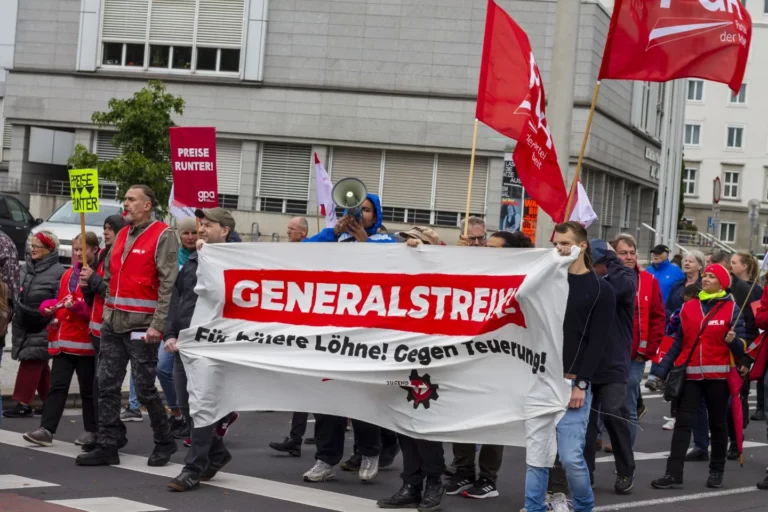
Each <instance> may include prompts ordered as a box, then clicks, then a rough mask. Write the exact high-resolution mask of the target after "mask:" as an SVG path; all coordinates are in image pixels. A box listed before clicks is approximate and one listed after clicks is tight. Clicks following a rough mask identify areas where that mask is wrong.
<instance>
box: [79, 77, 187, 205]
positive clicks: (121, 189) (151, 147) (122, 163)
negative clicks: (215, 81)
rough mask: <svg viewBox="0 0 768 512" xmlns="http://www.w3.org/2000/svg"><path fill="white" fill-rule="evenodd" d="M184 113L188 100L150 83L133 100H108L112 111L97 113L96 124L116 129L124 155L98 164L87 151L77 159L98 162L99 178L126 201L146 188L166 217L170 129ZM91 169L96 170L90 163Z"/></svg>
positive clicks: (115, 141) (93, 118)
mask: <svg viewBox="0 0 768 512" xmlns="http://www.w3.org/2000/svg"><path fill="white" fill-rule="evenodd" d="M183 113H184V100H183V99H182V98H181V97H180V96H174V95H172V94H169V93H168V92H167V91H166V87H165V84H163V83H162V82H160V81H157V80H151V81H150V82H149V83H148V84H147V86H146V87H144V88H143V89H141V90H140V91H138V92H137V93H135V94H134V95H133V96H132V97H131V98H128V99H119V98H112V99H111V100H109V111H107V112H94V113H93V115H92V116H91V121H93V122H94V123H95V124H97V125H99V127H104V126H109V127H111V128H113V129H114V130H115V135H114V137H113V138H112V145H113V146H114V147H115V148H116V149H117V150H119V155H118V156H116V157H115V158H113V159H112V160H106V161H103V162H98V157H96V155H94V154H93V153H89V152H88V151H87V150H86V149H85V148H82V150H81V151H80V152H78V150H77V148H76V149H75V155H73V156H72V158H70V160H72V161H77V162H78V164H79V163H80V162H87V163H91V162H93V161H94V160H93V159H94V158H95V159H96V161H97V162H98V169H99V178H102V179H105V180H109V181H114V182H115V183H117V195H118V197H123V196H124V195H125V192H126V191H127V190H128V188H129V187H130V186H131V185H135V184H144V185H147V186H148V187H150V188H151V189H152V190H153V191H154V192H155V195H156V196H157V202H158V208H157V209H158V213H159V214H160V215H161V216H165V214H166V213H167V212H166V209H167V206H166V205H167V204H168V196H170V193H171V160H170V154H171V150H170V142H169V137H168V128H170V127H172V126H174V122H173V120H172V119H171V116H172V115H173V114H179V115H181V114H183ZM91 167H95V166H94V165H91Z"/></svg>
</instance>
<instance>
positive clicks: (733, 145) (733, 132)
mask: <svg viewBox="0 0 768 512" xmlns="http://www.w3.org/2000/svg"><path fill="white" fill-rule="evenodd" d="M725 147H726V148H727V149H744V128H743V127H741V126H729V127H728V136H727V138H726V141H725Z"/></svg>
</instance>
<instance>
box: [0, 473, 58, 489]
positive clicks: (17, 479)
mask: <svg viewBox="0 0 768 512" xmlns="http://www.w3.org/2000/svg"><path fill="white" fill-rule="evenodd" d="M33 487H59V484H52V483H50V482H43V481H42V480H35V479H34V478H26V477H23V476H17V475H0V491H5V490H8V489H31V488H33Z"/></svg>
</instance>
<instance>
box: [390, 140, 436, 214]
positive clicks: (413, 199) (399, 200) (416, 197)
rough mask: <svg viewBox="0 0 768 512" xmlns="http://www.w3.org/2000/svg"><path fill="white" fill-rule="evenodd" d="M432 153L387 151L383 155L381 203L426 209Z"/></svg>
mask: <svg viewBox="0 0 768 512" xmlns="http://www.w3.org/2000/svg"><path fill="white" fill-rule="evenodd" d="M434 167H435V155H434V154H432V153H413V152H405V151H402V152H401V151H387V152H386V154H385V155H384V187H383V188H384V190H383V191H382V195H381V200H382V205H383V206H388V207H393V206H394V207H400V208H416V209H420V210H429V209H430V206H431V205H430V202H431V199H432V175H433V173H434Z"/></svg>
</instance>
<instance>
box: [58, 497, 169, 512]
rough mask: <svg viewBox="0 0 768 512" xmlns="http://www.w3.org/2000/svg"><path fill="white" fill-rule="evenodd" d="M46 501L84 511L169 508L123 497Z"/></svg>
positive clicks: (152, 511) (153, 511) (140, 511)
mask: <svg viewBox="0 0 768 512" xmlns="http://www.w3.org/2000/svg"><path fill="white" fill-rule="evenodd" d="M46 503H51V504H53V505H61V506H62V507H69V508H74V509H76V510H82V511H84V512H116V511H118V510H119V511H120V512H160V511H162V510H168V509H167V508H161V507H155V506H153V505H147V504H146V503H139V502H138V501H132V500H126V499H123V498H81V499H75V500H51V501H47V502H46Z"/></svg>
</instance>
